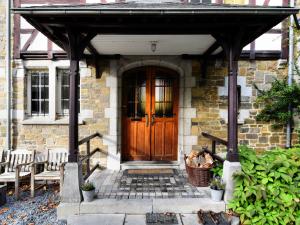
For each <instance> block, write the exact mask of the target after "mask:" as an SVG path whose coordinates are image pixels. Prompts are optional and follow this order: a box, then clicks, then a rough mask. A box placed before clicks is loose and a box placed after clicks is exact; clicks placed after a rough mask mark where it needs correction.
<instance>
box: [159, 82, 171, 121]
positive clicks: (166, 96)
mask: <svg viewBox="0 0 300 225" xmlns="http://www.w3.org/2000/svg"><path fill="white" fill-rule="evenodd" d="M173 83H174V80H173V78H170V77H167V76H160V77H156V78H155V117H173Z"/></svg>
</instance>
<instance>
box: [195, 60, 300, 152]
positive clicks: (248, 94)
mask: <svg viewBox="0 0 300 225" xmlns="http://www.w3.org/2000/svg"><path fill="white" fill-rule="evenodd" d="M200 71H201V63H199V62H194V63H193V75H194V76H196V78H197V84H198V86H197V87H196V88H193V89H192V106H193V107H196V108H197V117H196V118H194V119H192V135H197V136H198V137H199V138H198V144H199V145H200V146H205V145H210V141H208V140H207V139H205V138H204V137H203V136H202V135H201V133H202V132H208V133H210V134H212V135H215V136H217V137H219V138H222V139H225V140H226V139H227V119H226V117H227V106H228V102H227V93H225V95H224V93H223V96H222V92H223V90H226V89H227V84H226V82H225V81H226V77H227V67H226V63H225V62H223V61H218V60H217V61H211V62H209V66H208V72H207V77H206V78H205V79H203V78H201V75H200ZM238 76H239V77H238V84H239V85H241V105H240V109H239V113H240V115H239V135H238V137H239V144H245V145H248V146H250V147H253V148H255V149H256V150H264V149H271V148H274V147H276V146H281V147H284V145H285V137H286V135H285V129H284V128H281V129H273V128H272V126H271V124H270V123H264V122H257V121H256V119H255V117H256V115H257V113H258V112H259V110H260V107H261V106H258V105H257V104H256V103H255V99H256V96H257V90H256V89H255V88H254V86H253V85H254V84H256V85H257V86H258V87H259V88H260V89H267V88H269V87H270V85H271V82H272V81H273V80H274V78H279V79H282V78H284V77H286V76H287V65H284V66H282V65H279V64H278V61H277V60H266V61H262V60H256V61H249V60H241V61H240V62H239V72H238ZM220 94H221V95H220ZM224 112H225V113H224ZM293 141H294V142H297V135H296V134H293ZM220 148H221V147H220Z"/></svg>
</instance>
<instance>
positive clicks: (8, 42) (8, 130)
mask: <svg viewBox="0 0 300 225" xmlns="http://www.w3.org/2000/svg"><path fill="white" fill-rule="evenodd" d="M10 9H11V0H8V1H7V7H6V82H7V83H6V88H7V89H6V90H7V92H6V94H7V97H6V109H7V121H6V149H7V150H10V149H11V99H10V96H11V14H10Z"/></svg>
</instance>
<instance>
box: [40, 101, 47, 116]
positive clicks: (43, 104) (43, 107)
mask: <svg viewBox="0 0 300 225" xmlns="http://www.w3.org/2000/svg"><path fill="white" fill-rule="evenodd" d="M48 113H49V102H48V101H41V114H48Z"/></svg>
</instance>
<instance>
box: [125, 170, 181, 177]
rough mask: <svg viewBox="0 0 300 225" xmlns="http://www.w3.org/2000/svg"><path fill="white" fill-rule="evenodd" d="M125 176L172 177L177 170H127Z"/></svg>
mask: <svg viewBox="0 0 300 225" xmlns="http://www.w3.org/2000/svg"><path fill="white" fill-rule="evenodd" d="M123 174H124V175H127V176H130V175H132V176H139V175H140V176H147V175H149V176H154V175H159V176H164V175H165V176H170V175H175V174H176V170H174V169H128V170H125V171H124V173H123Z"/></svg>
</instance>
